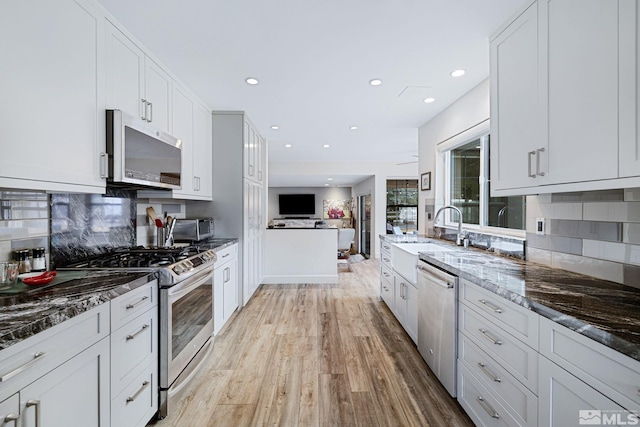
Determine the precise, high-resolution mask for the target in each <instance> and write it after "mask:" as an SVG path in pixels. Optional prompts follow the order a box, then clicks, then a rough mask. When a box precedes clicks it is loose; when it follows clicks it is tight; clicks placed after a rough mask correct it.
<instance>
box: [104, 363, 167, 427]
mask: <svg viewBox="0 0 640 427" xmlns="http://www.w3.org/2000/svg"><path fill="white" fill-rule="evenodd" d="M157 387H158V383H157V380H156V374H155V370H154V365H153V364H150V365H148V366H147V367H146V369H145V370H144V371H142V372H141V373H140V374H138V375H137V376H136V377H135V378H133V380H132V381H131V382H130V383H129V384H127V385H126V386H125V388H124V390H123V391H122V392H121V393H120V394H118V395H117V396H116V397H115V398H113V400H112V401H111V425H112V426H118V427H144V426H146V425H147V422H148V421H149V420H150V419H151V418H152V417H153V414H154V413H155V412H156V411H157V410H158V406H157V401H158V393H157V391H156V388H157Z"/></svg>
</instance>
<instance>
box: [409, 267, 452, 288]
mask: <svg viewBox="0 0 640 427" xmlns="http://www.w3.org/2000/svg"><path fill="white" fill-rule="evenodd" d="M417 268H418V270H419V272H420V273H422V275H424V277H425V278H426V279H427V280H429V281H430V282H432V283H434V284H436V285H438V286H440V287H443V288H445V289H451V288H453V287H454V286H455V285H454V284H453V282H455V279H456V277H455V276H451V275H449V274H446V273H444V272H441V271H439V270H438V271H437V273H436V272H434V271H433V270H435V269H434V268H427V267H425V266H422V265H418V267H417Z"/></svg>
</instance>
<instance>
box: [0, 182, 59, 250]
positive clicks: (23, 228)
mask: <svg viewBox="0 0 640 427" xmlns="http://www.w3.org/2000/svg"><path fill="white" fill-rule="evenodd" d="M38 247H43V248H46V250H47V257H48V251H49V196H48V195H47V194H46V193H44V192H34V191H19V190H8V189H0V261H7V260H10V259H12V258H13V251H15V250H17V249H30V248H38Z"/></svg>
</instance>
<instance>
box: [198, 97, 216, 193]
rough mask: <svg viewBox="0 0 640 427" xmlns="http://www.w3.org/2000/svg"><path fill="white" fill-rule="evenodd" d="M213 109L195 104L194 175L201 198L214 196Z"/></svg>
mask: <svg viewBox="0 0 640 427" xmlns="http://www.w3.org/2000/svg"><path fill="white" fill-rule="evenodd" d="M211 122H212V118H211V111H209V109H208V108H206V107H204V106H202V105H200V104H199V103H197V102H196V103H195V104H194V108H193V137H194V142H195V150H194V155H193V177H194V179H195V181H196V184H197V187H196V188H197V191H196V194H194V195H193V196H194V197H195V198H198V199H199V200H211V199H212V198H213V181H212V180H213V173H212V170H211V169H212V162H213V161H212V156H213V148H212V146H213V140H212V138H213V137H212V135H211V133H212V130H211Z"/></svg>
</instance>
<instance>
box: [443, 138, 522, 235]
mask: <svg viewBox="0 0 640 427" xmlns="http://www.w3.org/2000/svg"><path fill="white" fill-rule="evenodd" d="M444 154H445V165H446V166H445V168H446V169H445V170H446V171H448V173H446V174H445V175H446V190H445V203H446V204H451V205H453V206H456V207H457V208H458V209H460V211H461V212H462V222H463V223H464V224H467V225H475V226H477V227H478V228H486V227H496V228H501V229H512V230H524V229H525V225H526V224H525V198H524V197H522V196H515V197H490V196H489V195H490V192H491V187H490V185H491V183H490V180H488V179H485V177H487V176H491V174H490V169H489V168H490V162H489V155H490V153H489V135H484V136H481V137H479V138H475V139H473V140H472V141H470V142H466V143H463V144H462V145H459V146H457V147H454V148H452V149H451V150H449V151H446V152H445V153H444ZM443 213H444V212H443ZM457 221H458V218H457V213H454V212H452V211H449V212H447V222H448V223H457Z"/></svg>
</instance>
